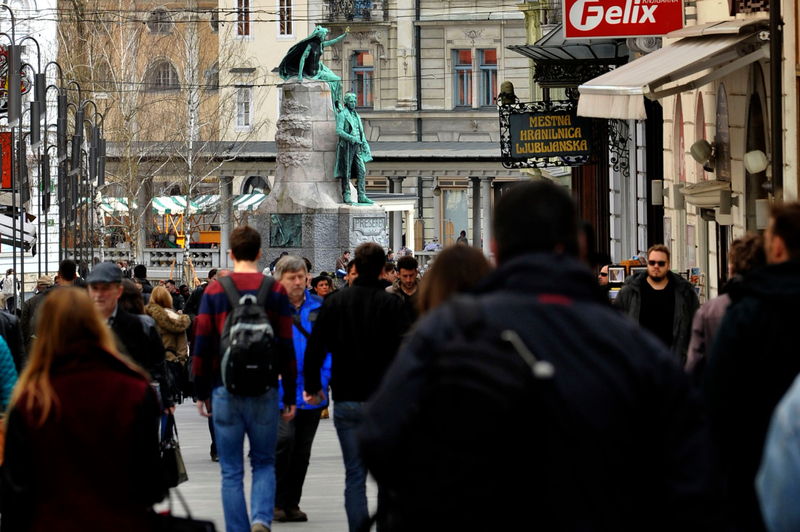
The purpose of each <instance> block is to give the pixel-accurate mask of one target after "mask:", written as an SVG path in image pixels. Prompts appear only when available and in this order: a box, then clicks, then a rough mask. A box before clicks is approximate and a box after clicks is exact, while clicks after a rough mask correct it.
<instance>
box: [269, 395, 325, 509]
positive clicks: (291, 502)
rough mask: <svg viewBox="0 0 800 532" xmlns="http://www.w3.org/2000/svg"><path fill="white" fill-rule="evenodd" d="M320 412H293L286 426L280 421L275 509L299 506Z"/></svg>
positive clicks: (276, 461)
mask: <svg viewBox="0 0 800 532" xmlns="http://www.w3.org/2000/svg"><path fill="white" fill-rule="evenodd" d="M321 415H322V410H321V409H319V408H315V409H314V410H300V409H299V408H298V409H297V415H295V416H294V419H292V420H291V421H289V422H288V423H287V422H286V421H284V420H283V419H281V420H280V425H279V426H278V449H277V453H276V457H275V477H276V478H277V481H278V485H277V488H276V490H275V506H277V507H278V508H284V509H285V508H292V507H294V506H299V505H300V497H301V496H302V494H303V483H304V482H305V480H306V472H307V471H308V461H309V459H310V458H311V445H312V444H313V443H314V436H315V435H316V434H317V428H318V427H319V420H320V416H321Z"/></svg>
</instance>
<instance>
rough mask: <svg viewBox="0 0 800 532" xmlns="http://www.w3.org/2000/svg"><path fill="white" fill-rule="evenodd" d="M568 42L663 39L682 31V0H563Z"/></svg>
mask: <svg viewBox="0 0 800 532" xmlns="http://www.w3.org/2000/svg"><path fill="white" fill-rule="evenodd" d="M564 13H566V14H567V16H566V17H564V36H565V37H566V38H567V39H586V38H590V37H591V38H612V39H619V38H625V37H662V36H664V35H666V34H667V33H669V32H671V31H675V30H679V29H681V28H683V23H684V18H683V16H684V10H683V0H564Z"/></svg>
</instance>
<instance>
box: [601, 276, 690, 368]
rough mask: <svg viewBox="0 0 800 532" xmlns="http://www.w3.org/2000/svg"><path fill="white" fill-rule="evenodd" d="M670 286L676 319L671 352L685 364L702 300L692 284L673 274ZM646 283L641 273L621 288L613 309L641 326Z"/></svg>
mask: <svg viewBox="0 0 800 532" xmlns="http://www.w3.org/2000/svg"><path fill="white" fill-rule="evenodd" d="M667 278H668V279H669V282H670V284H672V285H673V286H674V288H675V318H674V321H673V325H672V346H671V347H670V351H671V352H672V354H673V355H674V356H675V357H676V358H677V359H678V360H679V361H680V363H681V365H683V364H685V363H686V354H687V353H688V352H689V340H691V338H692V320H693V319H694V313H695V312H697V309H698V308H700V299H699V298H698V297H697V292H695V290H694V286H692V283H690V282H689V281H687V280H686V279H684V278H683V277H681V276H680V275H675V274H674V273H672V272H667ZM646 282H647V274H646V273H640V274H638V275H635V276H633V278H632V279H631V280H630V281H629V282H628V283H626V284H625V286H624V287H622V290H621V291H620V293H619V294H618V295H617V299H615V300H614V305H616V306H617V307H619V308H620V309H621V310H622V311H623V312H624V313H625V314H627V315H628V316H630V317H631V318H633V319H634V320H636V322H637V323H638V322H639V312H640V311H641V309H642V283H646Z"/></svg>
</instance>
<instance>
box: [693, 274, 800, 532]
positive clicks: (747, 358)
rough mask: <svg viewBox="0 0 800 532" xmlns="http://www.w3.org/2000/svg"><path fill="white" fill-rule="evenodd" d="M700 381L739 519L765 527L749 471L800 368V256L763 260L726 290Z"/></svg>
mask: <svg viewBox="0 0 800 532" xmlns="http://www.w3.org/2000/svg"><path fill="white" fill-rule="evenodd" d="M729 294H730V296H731V301H732V303H731V306H730V307H729V308H728V311H727V312H726V313H725V317H724V318H723V319H722V323H720V326H719V329H717V334H716V337H715V339H714V343H713V345H712V347H711V352H710V356H709V360H708V367H707V369H706V377H705V381H704V383H703V393H704V395H705V396H706V399H707V401H708V408H709V416H710V421H711V429H712V435H713V436H714V442H715V443H716V445H717V448H718V449H719V456H720V460H721V462H722V464H723V467H724V469H725V473H726V476H727V485H728V492H729V494H730V497H731V504H732V507H733V508H734V511H735V517H736V522H739V523H741V528H742V530H748V531H757V530H764V525H763V523H762V522H761V514H760V511H759V507H758V501H757V500H756V494H755V488H754V484H753V483H754V479H755V475H756V472H757V471H758V467H759V464H760V463H761V453H762V450H763V447H764V440H765V438H766V434H767V429H768V427H769V422H770V419H771V417H772V412H773V410H774V409H775V406H776V405H777V404H778V402H779V401H780V399H781V397H783V395H784V394H785V393H786V391H787V390H788V389H789V387H790V386H791V384H792V381H794V378H795V377H796V376H797V374H798V373H800V356H799V355H798V346H797V338H796V336H795V333H796V327H797V325H798V323H800V305H798V303H797V302H798V300H800V261H791V262H786V263H783V264H775V265H770V266H766V267H765V268H762V269H760V270H756V271H754V272H752V273H751V274H749V275H748V276H747V277H745V278H744V279H743V280H742V282H741V283H737V284H735V285H734V286H732V287H731V288H730V290H729Z"/></svg>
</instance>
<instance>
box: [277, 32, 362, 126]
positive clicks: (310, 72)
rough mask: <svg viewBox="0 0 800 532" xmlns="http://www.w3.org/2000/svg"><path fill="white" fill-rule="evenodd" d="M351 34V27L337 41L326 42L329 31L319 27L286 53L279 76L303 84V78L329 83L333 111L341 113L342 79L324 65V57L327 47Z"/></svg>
mask: <svg viewBox="0 0 800 532" xmlns="http://www.w3.org/2000/svg"><path fill="white" fill-rule="evenodd" d="M348 33H350V27H349V26H348V27H347V28H345V30H344V33H343V34H342V35H340V36H338V37H336V38H335V39H332V40H330V41H326V40H325V37H326V36H327V35H328V29H327V28H323V27H322V26H317V27H316V28H315V29H314V32H313V33H312V34H311V35H309V36H308V38H306V39H303V40H302V41H300V42H299V43H297V44H295V45H294V46H292V47H291V48H290V49H289V51H288V52H287V53H286V57H284V58H283V61H281V64H280V66H279V67H278V75H280V77H281V78H282V79H283V80H284V81H285V80H288V79H289V78H292V77H294V76H297V82H298V83H302V82H303V78H304V77H307V78H311V79H318V80H320V81H327V82H328V85H330V87H331V98H332V99H333V110H334V111H335V112H337V113H338V112H339V110H340V108H341V101H342V78H340V77H339V76H337V75H336V74H334V73H333V72H332V71H331V69H329V68H328V67H326V66H325V65H324V64H323V63H322V55H323V52H324V50H325V47H326V46H331V45H334V44H336V43H338V42H339V41H341V40H342V39H344V38H345V37H347V34H348Z"/></svg>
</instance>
